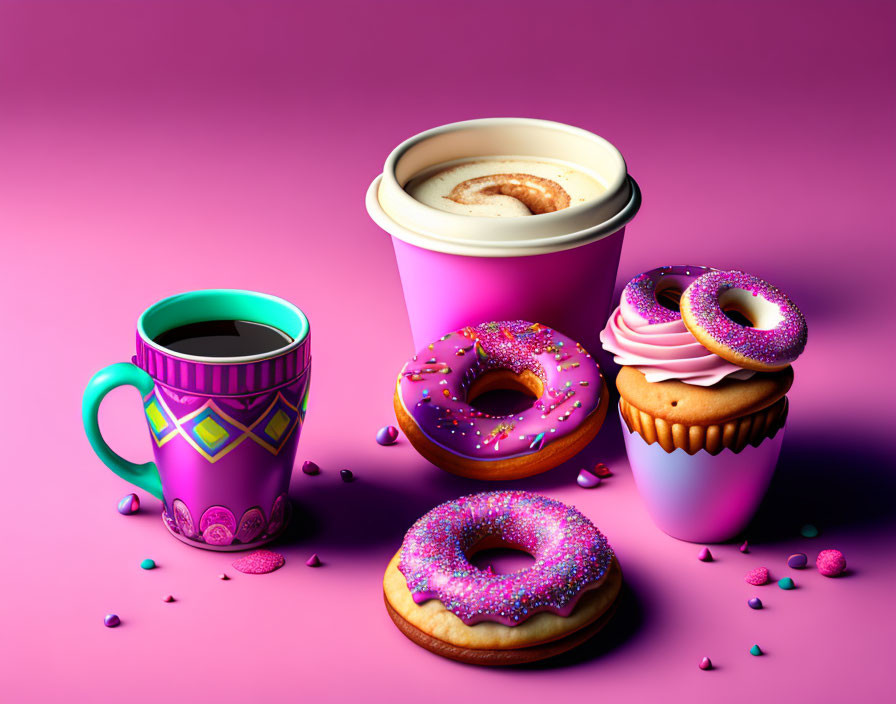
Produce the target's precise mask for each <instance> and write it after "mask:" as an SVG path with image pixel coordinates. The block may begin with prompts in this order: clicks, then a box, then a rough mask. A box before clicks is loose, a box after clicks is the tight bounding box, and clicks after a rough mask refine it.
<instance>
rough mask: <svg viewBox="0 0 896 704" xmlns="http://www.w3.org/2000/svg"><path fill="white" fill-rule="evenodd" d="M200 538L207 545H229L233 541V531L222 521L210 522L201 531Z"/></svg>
mask: <svg viewBox="0 0 896 704" xmlns="http://www.w3.org/2000/svg"><path fill="white" fill-rule="evenodd" d="M202 539H203V540H204V541H205V542H206V544H208V545H230V544H231V543H232V542H233V532H232V531H231V530H230V528H229V527H228V526H225V525H223V524H222V523H212V524H211V525H210V526H209V527H208V528H206V529H205V530H204V531H202Z"/></svg>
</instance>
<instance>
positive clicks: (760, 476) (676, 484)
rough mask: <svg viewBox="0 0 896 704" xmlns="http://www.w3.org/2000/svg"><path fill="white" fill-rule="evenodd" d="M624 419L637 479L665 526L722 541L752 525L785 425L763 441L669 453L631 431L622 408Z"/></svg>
mask: <svg viewBox="0 0 896 704" xmlns="http://www.w3.org/2000/svg"><path fill="white" fill-rule="evenodd" d="M620 420H621V421H622V434H623V436H624V438H625V449H626V453H627V454H628V460H629V464H630V465H631V468H632V474H633V476H634V478H635V484H636V485H637V487H638V492H639V493H640V495H641V498H642V499H643V500H644V503H645V504H646V506H647V511H648V513H649V514H650V517H651V518H652V519H653V522H654V523H656V525H657V526H658V527H659V528H660V530H662V531H663V532H664V533H667V534H669V535H671V536H672V537H673V538H678V539H679V540H685V541H688V542H692V543H719V542H724V541H726V540H729V539H731V538H733V537H734V536H736V535H737V534H738V533H740V532H741V531H742V530H743V529H744V528H746V527H747V524H748V523H749V522H750V519H752V518H753V515H754V514H755V513H756V509H758V508H759V504H760V503H761V502H762V498H763V497H764V496H765V492H766V490H767V489H768V486H769V484H770V483H771V480H772V475H773V474H774V472H775V466H776V465H777V463H778V456H779V455H780V453H781V443H782V441H783V438H784V428H783V427H782V428H780V429H778V430H777V431H776V432H775V433H774V435H772V436H771V437H767V438H766V439H765V440H763V441H762V442H761V443H759V445H758V446H755V447H754V446H753V445H747V446H746V447H744V448H743V449H742V450H741V451H740V452H733V451H732V450H730V449H728V448H725V449H723V450H722V451H721V452H719V453H718V454H715V455H711V454H710V453H709V452H707V451H706V450H700V451H698V452H696V453H694V454H688V453H687V452H685V450H683V449H681V448H677V449H675V450H674V451H673V452H667V451H666V450H664V449H663V447H662V446H661V445H660V444H659V443H656V442H654V443H652V444H648V443H647V442H646V441H645V440H644V438H642V437H641V435H639V434H638V433H637V432H636V431H631V430H629V429H628V427H627V425H626V422H625V418H624V417H623V416H622V412H621V411H620Z"/></svg>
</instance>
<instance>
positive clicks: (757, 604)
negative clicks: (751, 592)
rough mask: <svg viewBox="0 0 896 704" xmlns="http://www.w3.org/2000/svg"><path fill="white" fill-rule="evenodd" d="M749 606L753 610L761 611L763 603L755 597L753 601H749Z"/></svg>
mask: <svg viewBox="0 0 896 704" xmlns="http://www.w3.org/2000/svg"><path fill="white" fill-rule="evenodd" d="M747 606H749V607H750V608H751V609H761V608H762V601H761V600H760V599H759V597H758V596H754V597H753V598H752V599H750V600H749V601H747Z"/></svg>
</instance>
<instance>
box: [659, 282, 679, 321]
mask: <svg viewBox="0 0 896 704" xmlns="http://www.w3.org/2000/svg"><path fill="white" fill-rule="evenodd" d="M681 293H682V291H681V288H679V287H678V286H676V285H675V284H674V283H672V282H670V283H669V284H667V285H666V286H665V287H663V288H659V287H657V291H656V302H657V303H659V304H660V305H661V306H662V307H663V308H668V309H669V310H671V311H674V312H676V313H680V312H681Z"/></svg>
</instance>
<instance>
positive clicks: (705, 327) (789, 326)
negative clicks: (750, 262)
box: [681, 271, 807, 371]
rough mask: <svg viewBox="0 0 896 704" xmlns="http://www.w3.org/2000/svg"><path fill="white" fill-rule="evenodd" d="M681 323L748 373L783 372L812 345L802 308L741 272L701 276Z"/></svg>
mask: <svg viewBox="0 0 896 704" xmlns="http://www.w3.org/2000/svg"><path fill="white" fill-rule="evenodd" d="M681 319H682V321H683V322H684V324H685V326H687V328H688V330H690V331H691V333H692V334H693V335H694V337H696V338H697V340H698V342H700V344H701V345H703V346H704V347H706V349H708V350H709V351H710V352H713V353H715V354H717V355H719V357H722V358H723V359H726V360H728V361H729V362H731V363H733V364H736V365H738V366H741V367H744V368H746V369H754V370H756V371H774V370H776V369H783V368H784V367H787V366H788V365H790V364H791V363H792V362H793V361H794V360H795V359H796V358H797V357H799V355H800V354H801V353H802V351H803V349H804V348H805V346H806V337H807V329H806V319H805V318H804V317H803V314H802V312H801V311H800V309H799V308H797V306H796V304H795V303H794V302H793V301H791V300H790V298H788V297H787V296H786V295H785V294H784V293H782V292H781V291H779V290H778V289H777V288H775V287H774V286H772V285H771V284H770V283H768V282H767V281H763V280H762V279H760V278H759V277H757V276H752V275H751V274H745V273H744V272H741V271H710V272H708V273H706V274H704V275H703V276H701V277H699V278H698V279H697V280H696V281H694V282H693V283H692V284H691V285H690V286H688V287H687V288H686V289H685V291H684V293H683V294H682V296H681Z"/></svg>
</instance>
